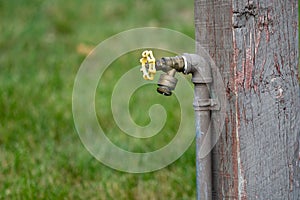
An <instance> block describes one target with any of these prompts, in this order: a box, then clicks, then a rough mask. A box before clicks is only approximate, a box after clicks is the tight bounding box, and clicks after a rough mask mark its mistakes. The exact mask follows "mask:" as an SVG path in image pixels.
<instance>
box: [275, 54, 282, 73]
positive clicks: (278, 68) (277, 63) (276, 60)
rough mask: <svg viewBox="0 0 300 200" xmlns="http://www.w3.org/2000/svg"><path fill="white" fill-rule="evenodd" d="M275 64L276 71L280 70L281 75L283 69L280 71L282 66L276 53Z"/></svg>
mask: <svg viewBox="0 0 300 200" xmlns="http://www.w3.org/2000/svg"><path fill="white" fill-rule="evenodd" d="M274 66H275V69H276V71H277V72H278V74H279V75H281V71H280V66H279V62H278V57H277V54H276V53H275V54H274Z"/></svg>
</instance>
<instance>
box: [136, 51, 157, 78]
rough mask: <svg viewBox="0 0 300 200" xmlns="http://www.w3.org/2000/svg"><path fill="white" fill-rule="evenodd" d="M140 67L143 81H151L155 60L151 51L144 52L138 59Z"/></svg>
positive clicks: (154, 71) (154, 70)
mask: <svg viewBox="0 0 300 200" xmlns="http://www.w3.org/2000/svg"><path fill="white" fill-rule="evenodd" d="M140 63H141V64H142V67H141V69H140V71H141V72H143V78H144V79H145V80H153V79H154V75H155V73H156V68H155V58H154V56H153V53H152V51H150V50H146V51H144V52H143V53H142V58H141V59H140Z"/></svg>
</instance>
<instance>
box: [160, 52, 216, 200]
mask: <svg viewBox="0 0 300 200" xmlns="http://www.w3.org/2000/svg"><path fill="white" fill-rule="evenodd" d="M156 64H157V66H158V69H160V70H163V71H165V72H166V73H167V74H166V75H163V76H161V77H160V80H159V84H158V86H159V88H158V89H157V91H158V92H160V93H162V94H164V95H167V96H169V95H171V94H172V92H171V90H174V88H175V85H176V83H175V84H174V83H173V82H172V81H171V80H173V79H175V77H174V76H175V70H176V71H178V72H183V73H185V74H188V73H191V74H192V82H193V83H194V103H193V104H194V105H193V106H194V110H195V124H196V166H197V199H198V200H211V199H212V171H211V154H210V153H208V155H202V154H203V152H202V151H201V149H202V148H203V147H204V146H205V147H206V148H207V147H210V146H211V145H210V143H211V130H210V120H211V118H210V114H211V112H210V108H209V106H210V105H209V104H207V102H209V101H210V96H211V95H210V90H209V84H210V83H211V82H212V75H211V68H210V65H209V63H208V62H206V61H205V60H204V59H203V58H202V57H200V56H199V55H196V54H183V55H182V56H176V57H167V58H162V59H161V60H159V61H157V62H156ZM170 68H171V69H170ZM174 69H175V70H174ZM170 79H171V80H170ZM176 82H177V79H176ZM166 88H167V89H166ZM168 88H169V90H168ZM204 139H205V145H204V144H203V141H204ZM205 147H204V148H205ZM204 152H206V151H204Z"/></svg>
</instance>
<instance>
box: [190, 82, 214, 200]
mask: <svg viewBox="0 0 300 200" xmlns="http://www.w3.org/2000/svg"><path fill="white" fill-rule="evenodd" d="M194 90H195V97H194V98H195V100H194V101H197V100H198V99H209V98H210V94H209V89H208V86H207V84H202V83H201V84H199V83H195V89H194ZM194 109H195V124H196V166H197V169H196V170H197V199H198V200H200V199H201V200H210V199H212V183H211V176H212V172H211V154H210V153H209V154H208V155H206V156H205V157H203V158H202V156H203V155H201V147H203V140H204V138H205V137H208V138H209V139H208V140H207V139H206V140H205V142H210V111H209V110H201V109H200V107H199V106H197V104H194ZM205 146H210V145H209V144H205Z"/></svg>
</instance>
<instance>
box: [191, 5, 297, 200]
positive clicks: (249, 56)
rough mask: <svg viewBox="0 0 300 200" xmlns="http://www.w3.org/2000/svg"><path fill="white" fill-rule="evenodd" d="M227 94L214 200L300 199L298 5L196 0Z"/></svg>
mask: <svg viewBox="0 0 300 200" xmlns="http://www.w3.org/2000/svg"><path fill="white" fill-rule="evenodd" d="M195 26H196V40H197V45H196V46H197V50H198V51H199V48H200V45H201V46H202V47H204V48H205V49H206V50H207V51H208V52H209V53H210V55H211V56H212V58H213V59H214V61H215V63H216V65H217V66H218V67H219V69H220V72H221V74H222V76H223V81H224V84H225V86H226V91H227V100H228V104H227V117H226V122H225V127H224V130H223V132H222V134H221V136H220V138H219V140H218V143H217V145H216V146H215V148H214V150H213V199H300V152H299V142H300V114H299V111H300V99H299V83H298V78H297V76H298V71H297V70H298V67H297V66H298V58H299V51H298V1H296V0H287V1H281V0H255V1H250V0H232V1H230V0H195Z"/></svg>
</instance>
